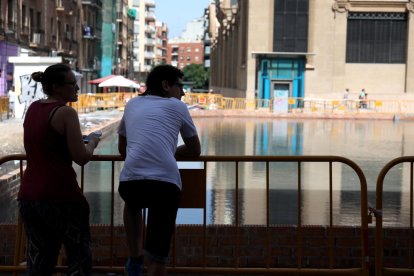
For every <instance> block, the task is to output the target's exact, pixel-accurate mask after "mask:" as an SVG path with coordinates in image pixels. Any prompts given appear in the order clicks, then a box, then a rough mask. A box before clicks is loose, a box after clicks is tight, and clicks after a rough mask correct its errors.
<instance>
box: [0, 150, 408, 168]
mask: <svg viewBox="0 0 414 276" xmlns="http://www.w3.org/2000/svg"><path fill="white" fill-rule="evenodd" d="M401 158H402V159H404V160H405V159H407V158H404V157H401ZM401 158H400V159H401ZM413 158H414V157H413ZM12 160H26V155H25V154H11V155H7V156H3V157H1V158H0V165H1V164H3V163H5V162H8V161H12ZM91 160H92V161H123V160H124V158H123V157H122V156H120V155H94V156H93V157H92V159H91ZM177 161H181V162H236V161H239V162H341V163H345V164H347V165H349V166H350V167H352V168H354V169H355V168H356V169H357V170H359V167H358V165H357V164H356V163H355V162H354V161H352V160H350V159H348V158H345V157H342V156H335V155H302V156H253V155H243V156H230V155H229V156H219V155H214V156H213V155H203V156H200V157H198V158H178V159H177ZM401 162H403V161H401Z"/></svg>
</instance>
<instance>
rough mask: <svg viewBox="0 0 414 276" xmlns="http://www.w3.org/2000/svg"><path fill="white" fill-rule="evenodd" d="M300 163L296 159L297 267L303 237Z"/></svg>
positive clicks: (301, 255)
mask: <svg viewBox="0 0 414 276" xmlns="http://www.w3.org/2000/svg"><path fill="white" fill-rule="evenodd" d="M301 165H302V163H301V162H300V161H298V203H297V204H298V205H297V210H298V230H297V231H298V232H297V252H296V254H297V255H296V258H297V265H298V268H302V258H303V240H302V239H303V237H302V208H301V202H302V182H301V181H302V173H301V171H302V169H301V167H302V166H301Z"/></svg>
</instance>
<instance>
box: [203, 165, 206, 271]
mask: <svg viewBox="0 0 414 276" xmlns="http://www.w3.org/2000/svg"><path fill="white" fill-rule="evenodd" d="M204 170H205V176H204V177H205V178H207V161H204ZM206 182H207V181H206ZM204 188H205V189H207V186H206V187H204ZM206 195H207V192H206ZM205 203H207V200H205ZM206 208H207V206H206V204H205V205H204V208H203V267H206V266H207V210H206Z"/></svg>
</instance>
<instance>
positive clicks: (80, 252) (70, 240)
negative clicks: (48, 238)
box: [63, 201, 92, 276]
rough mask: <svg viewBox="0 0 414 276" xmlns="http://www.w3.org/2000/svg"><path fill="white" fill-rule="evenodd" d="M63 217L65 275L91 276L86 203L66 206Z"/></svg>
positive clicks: (89, 237) (87, 208)
mask: <svg viewBox="0 0 414 276" xmlns="http://www.w3.org/2000/svg"><path fill="white" fill-rule="evenodd" d="M63 215H64V216H65V219H66V221H67V224H66V229H65V230H64V240H63V244H64V245H65V251H66V256H67V263H68V273H67V275H85V276H86V275H91V274H92V272H91V271H92V253H91V247H90V243H91V234H90V229H89V205H88V203H87V202H86V201H85V202H77V203H70V204H67V205H66V206H65V212H64V214H63Z"/></svg>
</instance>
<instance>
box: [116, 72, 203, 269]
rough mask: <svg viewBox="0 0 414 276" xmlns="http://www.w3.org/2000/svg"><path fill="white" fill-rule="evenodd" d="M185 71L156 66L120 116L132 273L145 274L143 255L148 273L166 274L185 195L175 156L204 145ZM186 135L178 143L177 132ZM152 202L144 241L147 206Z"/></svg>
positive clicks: (121, 188)
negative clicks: (185, 98) (143, 89)
mask: <svg viewBox="0 0 414 276" xmlns="http://www.w3.org/2000/svg"><path fill="white" fill-rule="evenodd" d="M182 78H183V73H182V72H181V70H179V69H177V68H176V67H174V66H171V65H159V66H156V67H155V68H154V69H153V70H152V71H151V72H150V73H149V75H148V77H147V80H146V87H147V90H146V92H145V93H144V95H143V96H139V97H135V98H133V99H131V100H130V101H129V102H128V103H127V105H126V107H125V112H124V115H123V117H122V119H121V122H120V125H119V129H118V134H119V143H118V149H119V153H120V154H121V155H122V156H123V157H125V163H124V167H123V168H122V171H121V174H120V184H119V188H118V191H119V194H120V196H121V198H122V199H123V200H124V201H125V206H124V226H125V232H126V236H127V245H128V251H129V257H128V260H127V262H126V265H125V269H126V272H127V274H128V275H129V276H137V275H138V276H140V275H142V271H143V263H144V255H145V259H146V260H147V261H148V275H149V276H164V275H166V264H167V262H168V254H169V250H170V243H171V237H172V234H173V231H174V228H175V219H176V216H177V210H178V206H179V202H180V197H181V179H180V173H179V170H178V166H177V162H176V157H178V156H183V157H198V156H199V155H200V151H201V146H200V140H199V138H198V134H197V130H196V127H195V126H194V123H193V120H192V118H191V116H190V113H189V111H188V108H187V106H186V105H185V104H184V103H183V102H182V101H181V100H180V99H181V97H182V96H183V95H184V92H183V83H182ZM179 134H181V137H182V139H183V141H184V144H183V145H180V146H178V147H177V144H178V135H179ZM144 208H148V222H147V231H146V239H145V245H143V241H142V240H143V231H144V230H143V227H144V225H145V224H144V222H143V221H142V210H143V209H144Z"/></svg>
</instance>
